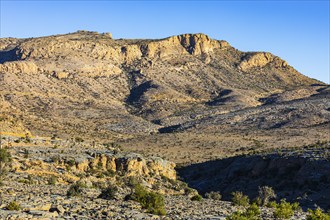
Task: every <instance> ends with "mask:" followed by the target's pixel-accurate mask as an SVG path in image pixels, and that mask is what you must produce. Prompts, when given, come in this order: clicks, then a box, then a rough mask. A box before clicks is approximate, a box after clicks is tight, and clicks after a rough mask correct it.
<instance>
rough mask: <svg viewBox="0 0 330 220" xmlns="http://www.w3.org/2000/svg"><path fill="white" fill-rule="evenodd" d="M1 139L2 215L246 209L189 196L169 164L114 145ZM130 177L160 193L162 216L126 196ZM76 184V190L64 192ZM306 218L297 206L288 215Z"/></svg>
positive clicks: (128, 215)
mask: <svg viewBox="0 0 330 220" xmlns="http://www.w3.org/2000/svg"><path fill="white" fill-rule="evenodd" d="M40 142H42V143H43V145H41V144H40ZM2 143H3V147H5V146H7V147H9V148H8V150H6V151H8V152H10V155H11V160H10V162H9V160H5V159H4V158H6V157H5V156H4V155H5V154H3V153H2V154H1V161H2V162H3V163H1V171H4V170H5V169H7V170H6V171H7V173H5V172H1V174H2V175H1V177H2V186H1V188H0V192H1V202H0V218H1V219H226V217H228V216H229V215H231V214H232V213H234V212H235V211H238V210H241V211H244V210H245V209H246V208H244V207H242V206H235V205H233V203H231V202H229V201H221V200H219V198H217V199H215V198H213V199H211V198H203V199H201V200H200V201H192V197H193V196H196V195H197V191H196V190H194V189H192V188H189V187H188V186H187V184H186V183H184V182H182V181H180V180H178V179H177V174H176V170H175V169H174V167H175V164H174V163H172V162H169V161H166V160H163V159H161V158H157V157H152V158H145V157H144V156H142V155H139V154H132V153H125V152H121V150H120V147H119V146H116V145H115V144H106V145H100V144H97V143H85V142H79V140H75V141H62V140H59V139H56V138H53V139H48V140H46V139H44V140H42V139H41V138H38V139H36V138H30V137H25V138H14V137H5V138H3V142H2ZM195 172H196V173H198V171H195ZM134 181H139V182H140V183H141V184H142V185H143V186H144V187H145V188H146V189H147V190H148V191H154V192H157V193H160V194H162V195H163V196H164V205H165V210H166V214H165V215H155V214H151V213H150V212H149V211H148V210H147V209H145V208H143V207H142V206H141V204H140V203H139V202H136V201H133V200H130V199H127V196H128V195H130V194H131V193H132V191H133V189H132V185H133V183H132V182H134ZM77 183H79V184H80V186H81V189H80V190H81V192H80V193H79V195H78V194H77V195H72V194H71V195H69V194H68V192H69V191H70V189H71V188H72V186H73V185H75V184H77ZM108 186H111V187H116V188H117V189H118V190H117V191H116V192H115V194H114V195H113V197H112V198H105V197H102V196H100V195H101V194H102V192H103V190H104V189H105V188H107V187H108ZM13 202H15V203H16V204H17V205H18V206H19V208H17V210H12V209H13V208H12V207H10V205H9V204H11V203H13ZM260 209H261V214H260V217H261V218H262V219H274V215H273V212H274V209H273V208H266V207H261V208H260ZM305 218H306V213H304V212H301V211H296V212H295V213H294V215H293V217H292V218H291V219H305Z"/></svg>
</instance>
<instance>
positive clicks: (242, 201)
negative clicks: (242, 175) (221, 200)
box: [232, 192, 250, 207]
mask: <svg viewBox="0 0 330 220" xmlns="http://www.w3.org/2000/svg"><path fill="white" fill-rule="evenodd" d="M232 196H233V198H232V202H233V203H234V204H235V205H238V206H244V207H247V206H248V205H249V203H250V199H249V197H248V196H246V195H244V194H243V193H242V192H233V193H232Z"/></svg>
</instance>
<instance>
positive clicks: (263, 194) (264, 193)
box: [259, 186, 276, 206]
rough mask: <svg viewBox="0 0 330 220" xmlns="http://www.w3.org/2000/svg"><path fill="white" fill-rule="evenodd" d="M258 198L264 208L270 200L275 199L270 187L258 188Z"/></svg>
mask: <svg viewBox="0 0 330 220" xmlns="http://www.w3.org/2000/svg"><path fill="white" fill-rule="evenodd" d="M259 197H260V199H261V202H262V205H263V206H266V205H267V204H268V203H269V200H270V199H275V198H276V194H275V192H274V190H273V188H272V187H270V186H262V187H260V186H259Z"/></svg>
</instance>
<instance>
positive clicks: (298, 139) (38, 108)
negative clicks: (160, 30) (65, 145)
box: [0, 31, 330, 162]
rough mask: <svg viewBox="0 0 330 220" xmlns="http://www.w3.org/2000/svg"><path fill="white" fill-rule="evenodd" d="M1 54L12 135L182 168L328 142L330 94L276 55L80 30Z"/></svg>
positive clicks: (9, 46)
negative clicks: (138, 154)
mask: <svg viewBox="0 0 330 220" xmlns="http://www.w3.org/2000/svg"><path fill="white" fill-rule="evenodd" d="M0 48H1V51H0V63H1V64H0V80H1V87H0V95H1V97H0V98H1V104H0V108H1V115H0V117H1V120H0V124H1V130H2V132H4V133H9V134H16V135H24V134H25V133H27V132H29V133H31V135H39V136H48V137H51V136H53V135H56V136H58V137H62V138H72V137H82V138H84V139H86V140H97V141H101V142H102V141H107V142H116V143H117V142H118V143H121V144H122V145H123V147H124V148H125V149H127V150H133V149H134V150H137V151H142V152H143V153H145V154H149V153H151V154H157V153H159V154H160V155H162V156H165V157H169V158H168V159H171V160H174V161H175V162H191V161H199V160H207V159H210V157H211V158H212V157H221V156H222V155H224V154H228V153H229V154H233V153H234V152H235V151H236V150H237V149H236V148H242V147H243V148H244V147H248V148H249V147H251V146H253V145H254V143H255V140H258V141H261V142H263V143H264V144H265V145H269V147H275V145H274V142H275V141H276V147H278V146H282V145H284V146H286V147H288V146H289V145H294V146H296V145H299V144H308V143H314V142H315V141H317V140H320V141H325V140H329V136H328V134H326V133H325V131H326V129H328V128H329V119H330V113H329V108H330V106H329V102H327V99H328V98H329V89H328V88H327V85H324V84H323V83H321V82H319V81H317V80H314V79H310V78H308V77H306V76H304V75H302V74H300V73H299V72H297V71H296V70H295V69H294V68H293V67H291V66H290V65H289V64H288V63H287V62H286V61H284V60H282V59H280V58H279V57H277V56H275V55H273V54H271V53H268V52H242V51H239V50H237V49H235V48H233V47H232V46H230V44H229V43H228V42H226V41H223V40H215V39H211V38H210V37H208V36H207V35H204V34H183V35H178V36H172V37H168V38H165V39H158V40H140V39H138V40H128V39H113V38H112V36H111V34H110V33H102V34H100V33H97V32H88V31H78V32H75V33H70V34H64V35H55V36H47V37H40V38H29V39H14V38H3V39H0ZM281 139H283V140H285V141H281ZM288 139H290V140H288ZM132 143H134V144H132ZM180 151H182V152H181V153H180ZM200 151H202V153H201V152H200ZM173 152H179V153H174V154H173ZM212 155H213V156H212Z"/></svg>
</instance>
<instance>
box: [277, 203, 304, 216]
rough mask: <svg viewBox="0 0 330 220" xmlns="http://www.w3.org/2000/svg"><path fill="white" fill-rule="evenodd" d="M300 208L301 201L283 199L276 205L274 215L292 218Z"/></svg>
mask: <svg viewBox="0 0 330 220" xmlns="http://www.w3.org/2000/svg"><path fill="white" fill-rule="evenodd" d="M298 209H300V207H299V203H293V204H291V203H289V202H287V201H285V199H282V200H281V202H280V203H279V204H277V205H276V207H275V211H274V217H275V218H280V219H290V218H291V217H292V216H293V214H294V211H296V210H298Z"/></svg>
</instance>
